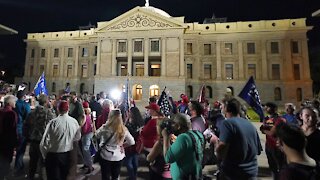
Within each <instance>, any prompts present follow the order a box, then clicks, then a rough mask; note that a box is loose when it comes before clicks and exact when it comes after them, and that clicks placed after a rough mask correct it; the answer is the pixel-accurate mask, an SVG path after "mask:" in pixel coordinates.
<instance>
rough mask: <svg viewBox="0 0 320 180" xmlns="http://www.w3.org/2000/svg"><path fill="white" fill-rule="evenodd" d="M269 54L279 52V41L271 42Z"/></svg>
mask: <svg viewBox="0 0 320 180" xmlns="http://www.w3.org/2000/svg"><path fill="white" fill-rule="evenodd" d="M271 54H279V42H271Z"/></svg>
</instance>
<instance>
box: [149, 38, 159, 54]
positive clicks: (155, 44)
mask: <svg viewBox="0 0 320 180" xmlns="http://www.w3.org/2000/svg"><path fill="white" fill-rule="evenodd" d="M151 52H160V42H159V40H151Z"/></svg>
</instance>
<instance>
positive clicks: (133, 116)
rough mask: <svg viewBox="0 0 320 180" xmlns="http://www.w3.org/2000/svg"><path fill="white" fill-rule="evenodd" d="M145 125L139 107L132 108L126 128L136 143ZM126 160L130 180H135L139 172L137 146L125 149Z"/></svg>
mask: <svg viewBox="0 0 320 180" xmlns="http://www.w3.org/2000/svg"><path fill="white" fill-rule="evenodd" d="M143 125H144V120H143V118H142V115H141V113H140V111H139V109H138V108H137V107H132V108H130V111H129V117H128V121H127V123H126V127H127V128H128V130H129V132H130V134H131V135H132V136H133V137H134V139H135V141H137V140H138V136H139V131H140V129H141V127H143ZM125 152H126V158H125V159H124V163H125V165H126V167H127V170H128V175H129V180H135V179H136V178H137V170H138V153H137V151H136V146H135V145H132V146H129V147H127V148H125Z"/></svg>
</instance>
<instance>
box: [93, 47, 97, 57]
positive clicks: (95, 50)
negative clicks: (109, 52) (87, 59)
mask: <svg viewBox="0 0 320 180" xmlns="http://www.w3.org/2000/svg"><path fill="white" fill-rule="evenodd" d="M97 54H98V46H94V53H93V56H97Z"/></svg>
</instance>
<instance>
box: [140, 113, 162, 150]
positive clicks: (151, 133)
mask: <svg viewBox="0 0 320 180" xmlns="http://www.w3.org/2000/svg"><path fill="white" fill-rule="evenodd" d="M141 136H142V142H143V146H144V147H146V148H152V147H153V145H154V143H156V141H157V139H158V133H157V119H151V120H149V121H148V123H147V124H146V125H145V126H144V127H143V129H142V131H141Z"/></svg>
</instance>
